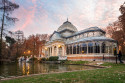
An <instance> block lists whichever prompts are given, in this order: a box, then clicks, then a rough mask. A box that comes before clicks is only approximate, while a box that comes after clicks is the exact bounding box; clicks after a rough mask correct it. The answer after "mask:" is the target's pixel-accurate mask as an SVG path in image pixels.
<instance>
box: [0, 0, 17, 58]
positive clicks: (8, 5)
mask: <svg viewBox="0 0 125 83" xmlns="http://www.w3.org/2000/svg"><path fill="white" fill-rule="evenodd" d="M17 8H19V5H17V4H16V3H12V2H10V1H9V0H1V1H0V11H1V12H2V18H1V20H2V24H1V33H0V39H1V40H0V56H2V42H3V39H2V38H3V30H4V26H5V25H6V24H5V22H6V23H7V22H13V23H15V22H16V21H17V18H13V17H10V16H9V15H10V14H11V13H12V11H14V10H15V9H17Z"/></svg>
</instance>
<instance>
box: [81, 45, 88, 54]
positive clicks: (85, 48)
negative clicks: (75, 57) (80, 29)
mask: <svg viewBox="0 0 125 83" xmlns="http://www.w3.org/2000/svg"><path fill="white" fill-rule="evenodd" d="M81 47H82V52H81V53H82V54H84V53H87V45H86V44H85V43H83V44H82V45H81Z"/></svg>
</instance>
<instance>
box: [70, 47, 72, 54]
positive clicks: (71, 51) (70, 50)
mask: <svg viewBox="0 0 125 83" xmlns="http://www.w3.org/2000/svg"><path fill="white" fill-rule="evenodd" d="M70 54H72V45H70Z"/></svg>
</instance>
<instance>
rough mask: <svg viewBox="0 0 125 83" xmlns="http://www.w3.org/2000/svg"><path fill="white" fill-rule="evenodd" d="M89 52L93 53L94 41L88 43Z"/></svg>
mask: <svg viewBox="0 0 125 83" xmlns="http://www.w3.org/2000/svg"><path fill="white" fill-rule="evenodd" d="M88 53H93V43H92V42H90V43H88Z"/></svg>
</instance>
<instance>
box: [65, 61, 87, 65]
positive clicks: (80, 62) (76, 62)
mask: <svg viewBox="0 0 125 83" xmlns="http://www.w3.org/2000/svg"><path fill="white" fill-rule="evenodd" d="M87 63H89V61H65V62H64V64H83V65H84V64H87Z"/></svg>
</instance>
